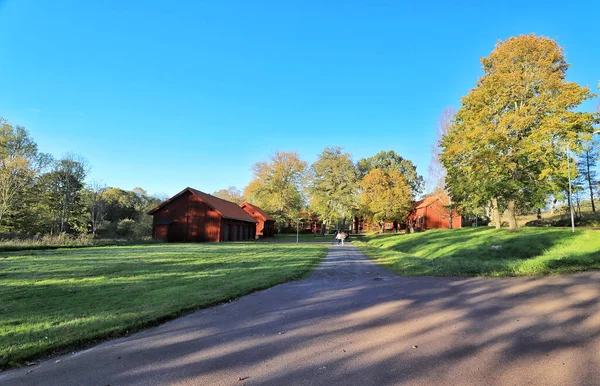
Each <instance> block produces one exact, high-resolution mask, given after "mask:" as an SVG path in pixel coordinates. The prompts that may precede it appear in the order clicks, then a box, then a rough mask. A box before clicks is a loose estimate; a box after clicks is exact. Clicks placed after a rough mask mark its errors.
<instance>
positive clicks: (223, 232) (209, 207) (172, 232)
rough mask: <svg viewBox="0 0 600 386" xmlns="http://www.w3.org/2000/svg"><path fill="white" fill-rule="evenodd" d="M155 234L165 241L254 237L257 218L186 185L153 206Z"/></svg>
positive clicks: (233, 239) (151, 212)
mask: <svg viewBox="0 0 600 386" xmlns="http://www.w3.org/2000/svg"><path fill="white" fill-rule="evenodd" d="M148 214H150V215H152V216H154V219H153V221H152V237H153V238H154V239H155V240H164V241H189V242H193V241H213V242H219V241H238V240H254V238H255V237H256V223H257V221H256V220H255V219H254V218H253V217H252V216H250V215H249V214H248V213H246V212H245V211H244V210H243V209H242V208H240V206H239V205H238V204H236V203H233V202H230V201H226V200H223V199H220V198H218V197H215V196H211V195H210V194H206V193H204V192H201V191H199V190H196V189H192V188H185V189H184V190H182V191H181V192H179V193H177V194H176V195H174V196H173V197H171V198H169V199H168V200H167V201H165V202H163V203H162V204H160V205H159V206H158V207H156V208H154V209H152V210H151V211H150V212H148Z"/></svg>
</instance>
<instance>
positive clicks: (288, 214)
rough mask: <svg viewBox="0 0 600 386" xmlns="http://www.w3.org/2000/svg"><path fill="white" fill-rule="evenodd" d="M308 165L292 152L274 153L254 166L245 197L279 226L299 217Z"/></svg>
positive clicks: (302, 204)
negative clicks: (265, 212) (264, 211)
mask: <svg viewBox="0 0 600 386" xmlns="http://www.w3.org/2000/svg"><path fill="white" fill-rule="evenodd" d="M306 168H307V164H306V162H305V161H302V160H301V159H300V157H299V156H298V153H295V152H276V153H275V154H273V155H271V156H270V157H269V159H268V160H266V161H263V162H258V163H256V164H254V165H253V167H252V171H253V177H254V178H253V179H252V181H251V182H250V184H248V186H247V187H246V190H245V191H244V196H246V198H247V199H248V200H249V201H250V202H252V203H254V204H256V205H258V206H260V207H261V208H262V209H264V210H266V211H267V212H268V213H269V214H271V216H273V217H274V218H275V220H276V221H277V222H278V223H279V224H278V225H279V226H283V225H284V224H286V223H288V222H289V221H292V220H294V219H296V218H298V213H299V212H300V209H302V207H303V206H304V182H305V178H306Z"/></svg>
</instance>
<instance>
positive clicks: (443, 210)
mask: <svg viewBox="0 0 600 386" xmlns="http://www.w3.org/2000/svg"><path fill="white" fill-rule="evenodd" d="M448 202H449V199H448V197H447V196H446V197H445V196H438V195H432V196H429V197H426V198H425V199H423V200H421V201H417V202H415V204H414V205H413V209H412V211H411V212H410V214H409V216H408V224H409V225H411V224H412V226H414V227H418V228H421V229H434V228H444V229H447V228H450V210H449V209H448V208H447V207H446V206H447V205H448ZM461 227H462V218H461V216H459V215H458V213H456V210H455V209H453V210H452V228H461Z"/></svg>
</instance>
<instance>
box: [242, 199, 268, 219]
mask: <svg viewBox="0 0 600 386" xmlns="http://www.w3.org/2000/svg"><path fill="white" fill-rule="evenodd" d="M245 206H247V207H249V208H251V209H252V210H254V212H256V213H257V214H258V215H259V216H260V217H261V218H262V220H263V221H275V219H274V218H273V217H271V216H269V214H268V213H267V212H265V211H264V210H262V209H261V208H260V207H258V206H256V205H253V204H251V203H249V202H244V203H243V204H240V207H241V208H242V209H243V208H244V207H245Z"/></svg>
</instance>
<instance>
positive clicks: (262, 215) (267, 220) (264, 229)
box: [240, 202, 275, 238]
mask: <svg viewBox="0 0 600 386" xmlns="http://www.w3.org/2000/svg"><path fill="white" fill-rule="evenodd" d="M240 207H241V208H242V209H243V210H244V211H245V212H246V213H248V214H249V215H250V216H252V218H254V219H255V220H256V221H257V222H258V224H257V225H256V236H257V237H261V238H262V237H273V236H274V235H275V219H274V218H273V217H271V216H269V214H268V213H267V212H265V211H264V210H262V209H261V208H259V207H258V206H256V205H252V204H250V203H249V202H244V203H242V204H241V205H240Z"/></svg>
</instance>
